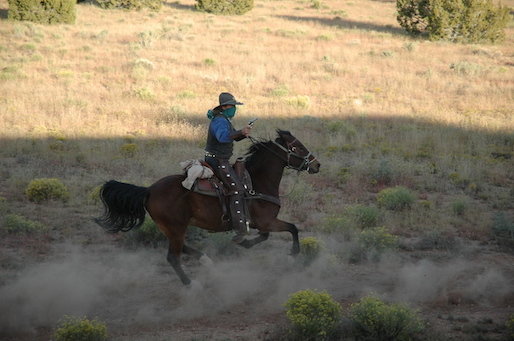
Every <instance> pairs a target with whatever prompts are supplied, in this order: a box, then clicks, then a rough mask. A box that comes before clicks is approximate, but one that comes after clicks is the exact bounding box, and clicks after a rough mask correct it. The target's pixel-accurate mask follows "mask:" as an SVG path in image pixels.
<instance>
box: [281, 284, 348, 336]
mask: <svg viewBox="0 0 514 341" xmlns="http://www.w3.org/2000/svg"><path fill="white" fill-rule="evenodd" d="M284 307H285V309H286V315H287V317H288V318H289V320H290V321H291V324H292V325H293V327H294V332H295V334H297V335H298V338H297V339H314V340H324V339H328V338H329V337H330V336H331V335H332V334H334V333H335V332H336V331H337V329H338V327H339V326H340V324H341V319H342V311H341V306H340V305H339V303H337V302H336V301H334V300H333V299H332V296H330V295H329V294H328V293H326V292H325V291H322V292H317V291H316V290H315V291H311V290H310V289H307V290H305V291H298V292H296V293H293V294H291V295H290V296H289V299H288V300H287V301H286V302H285V303H284Z"/></svg>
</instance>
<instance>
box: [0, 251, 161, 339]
mask: <svg viewBox="0 0 514 341" xmlns="http://www.w3.org/2000/svg"><path fill="white" fill-rule="evenodd" d="M63 248H64V249H66V251H64V252H63V253H60V258H59V259H54V260H51V261H48V262H45V263H41V264H37V265H34V266H31V267H29V268H27V269H25V270H24V271H23V272H21V273H20V274H19V275H18V276H17V278H16V279H14V280H12V281H10V282H8V283H7V284H6V285H4V286H3V287H1V288H0V307H2V308H1V310H0V332H32V331H33V330H34V327H35V326H40V325H53V324H55V323H56V322H57V321H59V320H60V319H62V318H63V317H64V316H65V315H68V316H72V315H75V316H85V315H86V314H88V313H90V312H91V310H92V309H94V308H95V306H97V305H98V304H99V303H101V302H103V301H104V300H105V299H106V297H108V296H109V295H112V294H115V293H119V292H120V290H123V288H124V287H125V286H127V285H130V283H132V282H133V281H137V278H141V277H144V276H148V275H151V273H152V271H153V270H152V268H151V262H150V263H147V264H143V261H144V258H145V257H142V255H141V254H139V255H136V254H123V255H122V254H117V255H114V256H113V255H107V258H101V257H98V255H96V256H93V255H90V254H87V253H85V251H83V250H81V249H80V248H77V247H70V246H63ZM104 256H105V255H104Z"/></svg>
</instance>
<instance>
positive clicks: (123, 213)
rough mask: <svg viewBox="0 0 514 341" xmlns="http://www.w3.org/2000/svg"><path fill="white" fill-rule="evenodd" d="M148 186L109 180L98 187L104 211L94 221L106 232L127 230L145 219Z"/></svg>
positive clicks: (138, 225) (140, 223) (139, 224)
mask: <svg viewBox="0 0 514 341" xmlns="http://www.w3.org/2000/svg"><path fill="white" fill-rule="evenodd" d="M147 197H148V188H146V187H139V186H135V185H131V184H127V183H123V182H118V181H114V180H110V181H108V182H106V183H105V184H104V185H103V186H102V188H101V189H100V199H102V202H103V204H104V209H105V211H104V213H103V215H102V216H101V217H100V218H96V219H95V222H96V223H97V224H98V225H100V226H101V227H103V228H104V230H106V231H107V232H110V233H116V232H119V231H123V232H127V231H129V230H130V229H132V228H134V227H136V228H137V227H140V226H141V225H143V222H144V221H145V215H146V210H145V204H146V199H147Z"/></svg>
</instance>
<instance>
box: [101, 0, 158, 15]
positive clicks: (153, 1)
mask: <svg viewBox="0 0 514 341" xmlns="http://www.w3.org/2000/svg"><path fill="white" fill-rule="evenodd" d="M97 1H98V3H99V4H100V6H101V7H102V8H105V9H113V8H117V9H126V10H129V11H132V10H136V11H140V10H142V9H149V10H151V11H156V12H158V11H160V10H161V8H162V1H163V0H97Z"/></svg>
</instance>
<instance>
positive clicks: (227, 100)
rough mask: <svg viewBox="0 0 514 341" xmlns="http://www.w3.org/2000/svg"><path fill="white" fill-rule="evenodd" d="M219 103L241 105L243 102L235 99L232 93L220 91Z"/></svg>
mask: <svg viewBox="0 0 514 341" xmlns="http://www.w3.org/2000/svg"><path fill="white" fill-rule="evenodd" d="M220 105H243V103H241V102H238V101H236V98H235V97H234V95H232V94H229V93H228V92H222V93H221V94H220Z"/></svg>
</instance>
